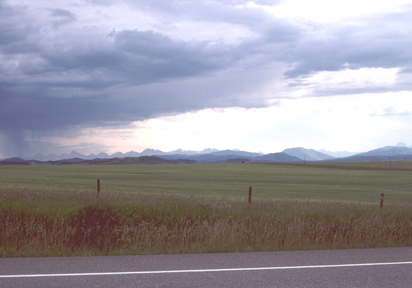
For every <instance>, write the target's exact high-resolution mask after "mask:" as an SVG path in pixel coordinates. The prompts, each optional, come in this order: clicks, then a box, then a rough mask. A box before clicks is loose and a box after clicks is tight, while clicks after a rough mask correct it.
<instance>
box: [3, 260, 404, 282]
mask: <svg viewBox="0 0 412 288" xmlns="http://www.w3.org/2000/svg"><path fill="white" fill-rule="evenodd" d="M405 264H412V261H410V262H387V263H360V264H334V265H312V266H284V267H282V266H280V267H251V268H222V269H197V270H164V271H131V272H96V273H67V274H27V275H0V278H27V277H64V276H104V275H136V274H168V273H200V272H232V271H259V270H286V269H308V268H312V269H313V268H339V267H359V266H383V265H405Z"/></svg>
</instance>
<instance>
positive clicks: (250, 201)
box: [248, 186, 252, 204]
mask: <svg viewBox="0 0 412 288" xmlns="http://www.w3.org/2000/svg"><path fill="white" fill-rule="evenodd" d="M248 202H249V204H252V186H250V187H249V199H248Z"/></svg>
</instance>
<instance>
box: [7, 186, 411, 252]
mask: <svg viewBox="0 0 412 288" xmlns="http://www.w3.org/2000/svg"><path fill="white" fill-rule="evenodd" d="M245 202H246V201H244V200H242V201H241V200H236V199H235V200H233V199H225V198H206V197H197V196H191V197H183V196H182V197H180V196H170V195H162V194H156V195H149V194H126V193H122V192H114V193H108V192H102V193H101V194H100V197H99V199H96V194H95V193H91V192H81V191H48V192H44V191H33V190H28V189H22V188H19V187H15V188H10V189H0V257H34V256H80V255H128V254H167V253H209V252H245V251H279V250H305V249H345V248H367V247H370V248H372V247H399V246H411V245H412V238H411V236H412V213H411V212H410V211H411V208H412V204H411V203H385V205H384V208H382V209H380V208H379V203H376V204H374V205H372V204H359V203H341V202H330V201H318V202H313V201H297V200H290V199H282V200H261V201H255V202H253V203H252V205H249V204H247V203H245Z"/></svg>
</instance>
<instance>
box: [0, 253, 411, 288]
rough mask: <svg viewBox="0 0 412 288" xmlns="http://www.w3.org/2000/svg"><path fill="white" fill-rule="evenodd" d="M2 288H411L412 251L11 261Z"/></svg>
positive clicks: (2, 264) (2, 269)
mask: <svg viewBox="0 0 412 288" xmlns="http://www.w3.org/2000/svg"><path fill="white" fill-rule="evenodd" d="M0 287H19V288H20V287H42V288H43V287H117V288H120V287H391V288H394V287H412V247H411V248H384V249H358V250H327V251H292V252H260V253H227V254H195V255H154V256H151V255H148V256H145V255H144V256H114V257H62V258H8V259H0Z"/></svg>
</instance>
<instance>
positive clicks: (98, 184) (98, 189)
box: [97, 179, 100, 198]
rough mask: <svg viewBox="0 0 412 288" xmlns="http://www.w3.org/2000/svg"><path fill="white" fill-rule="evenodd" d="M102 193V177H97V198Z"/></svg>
mask: <svg viewBox="0 0 412 288" xmlns="http://www.w3.org/2000/svg"><path fill="white" fill-rule="evenodd" d="M99 194H100V179H97V198H99Z"/></svg>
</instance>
